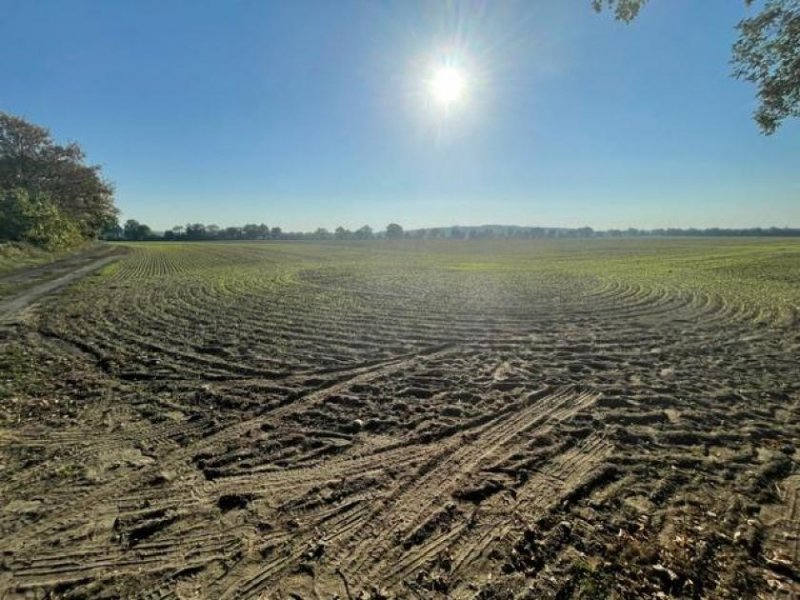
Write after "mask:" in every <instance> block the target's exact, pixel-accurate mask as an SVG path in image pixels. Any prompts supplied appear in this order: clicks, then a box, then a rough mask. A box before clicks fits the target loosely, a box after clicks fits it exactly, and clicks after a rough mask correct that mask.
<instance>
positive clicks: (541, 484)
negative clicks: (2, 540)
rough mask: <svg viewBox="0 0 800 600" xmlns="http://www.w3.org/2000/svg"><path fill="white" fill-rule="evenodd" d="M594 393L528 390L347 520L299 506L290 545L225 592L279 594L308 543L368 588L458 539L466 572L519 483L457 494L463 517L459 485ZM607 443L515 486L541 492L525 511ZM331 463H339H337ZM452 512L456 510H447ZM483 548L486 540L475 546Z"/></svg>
mask: <svg viewBox="0 0 800 600" xmlns="http://www.w3.org/2000/svg"><path fill="white" fill-rule="evenodd" d="M596 398H597V394H595V393H594V392H591V391H576V390H574V389H566V390H550V389H547V390H543V391H541V392H539V393H534V394H530V396H529V398H528V399H527V402H526V403H525V405H524V406H523V407H522V408H518V409H515V410H511V411H509V412H507V413H506V414H503V415H499V416H497V417H496V418H494V419H492V420H490V421H489V422H488V423H486V424H484V425H480V426H477V427H474V428H470V429H466V430H465V431H463V432H461V433H460V434H457V435H453V436H451V437H450V438H447V439H445V440H440V441H438V442H435V443H432V444H426V445H424V448H425V449H426V450H427V451H426V453H425V454H424V455H423V456H422V457H421V458H423V459H424V462H422V465H421V467H420V466H418V467H417V468H408V465H407V464H406V463H403V464H402V465H401V467H402V468H403V469H404V470H405V472H404V473H403V474H402V475H399V476H398V478H397V479H398V480H397V481H395V482H393V484H392V485H390V486H389V488H388V489H386V490H381V491H380V492H379V493H375V494H372V497H371V498H370V500H371V501H370V502H369V504H370V506H369V507H368V506H366V502H360V501H359V500H357V499H356V500H353V501H352V502H351V503H349V504H348V505H347V511H346V512H345V514H344V515H342V516H341V518H339V519H333V520H326V519H324V518H322V517H321V516H320V515H316V518H315V516H314V515H300V516H299V519H302V520H304V521H306V522H307V523H308V524H307V525H304V526H303V529H302V530H300V531H297V532H295V533H294V534H293V538H292V540H293V544H292V546H293V549H292V551H290V552H288V553H284V554H279V555H278V556H276V557H275V558H273V559H267V560H261V561H258V564H256V565H247V564H245V565H243V566H242V569H241V570H242V571H243V572H242V573H241V574H237V575H235V574H234V573H233V572H232V573H231V577H230V579H234V580H238V581H234V582H233V583H232V584H229V587H227V588H223V591H222V592H221V594H220V597H221V598H255V597H259V595H261V594H263V593H269V592H273V593H274V592H275V591H276V590H277V589H278V588H279V587H280V585H281V584H280V579H281V576H282V575H284V574H286V572H287V571H289V570H290V569H292V568H296V567H297V565H298V564H299V563H302V562H303V557H304V556H305V555H307V548H309V547H312V548H313V547H324V548H325V557H326V561H325V564H324V565H323V566H321V567H320V568H321V569H324V570H325V571H326V573H327V576H329V577H331V578H332V577H333V576H334V575H335V574H336V573H340V574H342V576H343V577H344V578H345V579H346V580H347V581H349V582H350V585H351V587H352V588H353V589H354V590H360V589H363V590H366V589H368V587H369V585H370V584H372V583H375V582H377V581H380V582H381V583H382V584H383V585H387V586H398V585H400V584H401V582H402V581H403V580H404V579H405V578H407V577H409V576H411V575H412V574H413V573H414V572H416V571H418V570H420V569H422V568H423V567H425V566H426V565H428V564H429V563H431V562H433V561H435V560H436V559H437V558H438V557H439V556H440V555H442V554H444V553H447V552H448V551H449V550H450V549H451V548H453V546H454V545H455V544H458V546H459V548H461V549H462V555H460V556H459V558H460V560H459V568H460V570H461V571H460V572H461V573H466V572H468V570H469V566H470V563H471V558H470V557H471V556H472V554H471V553H470V550H472V549H473V548H474V547H475V546H476V545H478V544H479V543H481V541H482V543H483V544H484V546H483V548H485V545H488V544H489V543H490V542H491V539H492V536H488V537H487V535H486V531H485V529H486V528H487V527H493V528H494V529H495V530H497V529H499V526H500V525H505V526H506V528H507V530H508V529H510V524H509V523H508V522H506V520H507V519H508V512H507V511H506V510H505V509H506V508H507V503H508V496H507V494H508V491H509V490H510V489H511V488H510V487H509V489H507V490H504V492H505V493H504V494H503V493H501V494H496V495H493V496H492V497H491V498H490V499H489V501H488V502H487V503H486V504H485V505H484V504H481V503H477V504H476V505H475V506H474V507H473V506H472V504H471V503H469V502H467V503H463V502H461V503H459V504H461V505H462V506H466V509H463V508H462V509H458V514H457V516H455V517H453V516H452V515H455V514H456V513H455V512H453V511H455V510H456V509H455V508H452V507H455V504H456V502H457V501H456V499H455V498H454V494H455V493H457V492H458V491H459V489H460V487H461V486H463V485H464V483H465V482H466V481H467V480H468V479H469V478H471V477H474V476H480V475H481V474H482V473H483V472H484V471H485V469H487V468H489V467H490V466H492V465H494V464H496V463H498V462H503V461H504V460H507V458H508V457H509V456H510V455H512V454H514V453H515V452H518V451H519V449H520V447H521V444H522V443H523V442H524V441H525V440H526V439H528V437H530V436H535V435H539V434H542V433H543V432H544V431H546V430H549V429H550V428H552V427H553V426H555V425H556V424H557V423H559V422H560V421H562V420H565V419H568V418H569V417H570V416H572V415H574V414H576V413H577V412H579V411H582V410H585V409H587V408H588V407H589V406H591V404H592V403H593V402H594V401H595V399H596ZM521 437H522V438H524V439H521ZM609 448H610V445H609V444H605V443H600V442H598V443H597V444H594V445H593V444H585V445H582V446H581V447H580V448H579V449H575V450H573V451H571V452H570V453H567V454H565V455H564V456H563V457H556V459H555V460H554V461H553V462H552V463H548V465H545V466H543V467H542V469H541V472H539V473H536V474H534V475H533V476H532V477H531V478H530V479H529V480H528V482H527V484H525V485H524V486H522V487H521V488H520V489H518V490H516V491H513V492H512V493H513V494H514V495H516V494H519V493H520V492H521V491H524V490H527V489H529V488H530V489H532V490H534V491H532V492H531V493H534V494H536V499H535V504H534V503H532V502H531V500H530V499H529V498H527V497H526V496H524V495H523V498H522V499H520V500H519V501H517V502H516V506H517V507H518V508H522V507H523V506H524V507H525V510H526V511H527V510H530V509H532V508H536V509H537V510H538V511H540V512H541V511H543V510H545V509H546V508H547V506H548V505H549V504H551V503H552V502H555V501H557V500H558V498H559V497H561V496H563V494H564V493H565V492H566V491H568V490H569V489H571V486H572V485H573V484H574V483H575V482H576V481H577V480H580V479H581V478H582V477H584V476H585V475H586V474H587V473H588V472H590V471H591V470H592V469H593V468H594V467H595V466H596V465H597V464H598V463H599V461H600V460H602V457H603V456H604V453H606V452H607V451H608V450H609ZM407 451H408V448H405V447H404V448H399V449H396V450H389V451H386V452H384V453H381V454H380V455H379V456H376V457H374V458H373V460H375V461H376V462H378V464H379V465H380V468H383V469H387V468H392V467H393V466H394V465H395V464H396V461H397V459H401V460H405V459H406V458H407V457H406V456H405V454H406V453H407ZM584 454H585V455H586V456H584ZM348 462H349V463H351V464H350V467H351V468H350V477H354V476H357V474H358V473H359V472H363V471H364V470H369V469H370V468H375V466H377V465H371V464H369V463H370V458H369V457H366V458H365V459H363V461H358V460H356V461H348V460H347V459H345V458H343V459H342V463H343V464H347V463H348ZM353 462H355V463H356V464H352V463H353ZM570 465H573V468H570ZM331 466H332V465H329V464H327V463H323V464H322V465H320V466H319V467H318V468H317V469H314V470H312V471H311V472H309V473H307V475H306V476H307V477H308V480H309V482H313V481H316V482H320V481H324V480H325V479H326V478H328V477H330V467H331ZM333 470H334V472H335V471H336V469H335V467H334V469H333ZM315 471H318V472H315ZM554 482H558V484H557V485H556V484H554ZM545 484H547V485H545ZM278 489H280V486H279V485H276V486H275V487H273V488H272V491H273V493H276V491H277V490H278ZM478 507H479V508H478ZM448 511H449V512H450V513H451V516H449V517H448V516H446V515H447V513H448ZM534 512H535V511H534ZM443 514H444V515H445V518H446V519H450V521H451V522H449V523H448V527H447V528H446V529H445V530H443V531H438V530H437V525H436V519H437V518H440V517H441V516H442V515H443ZM484 515H486V516H484ZM507 530H506V532H507ZM480 551H481V550H480V549H478V551H477V552H476V554H480ZM248 573H249V574H248ZM226 579H228V578H226Z"/></svg>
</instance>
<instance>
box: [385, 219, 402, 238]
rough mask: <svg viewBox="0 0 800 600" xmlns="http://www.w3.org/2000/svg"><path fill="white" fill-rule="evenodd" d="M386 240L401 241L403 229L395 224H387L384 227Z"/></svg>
mask: <svg viewBox="0 0 800 600" xmlns="http://www.w3.org/2000/svg"><path fill="white" fill-rule="evenodd" d="M386 239H388V240H402V239H403V228H402V227H401V226H400V225H398V224H397V223H389V224H388V225H387V226H386Z"/></svg>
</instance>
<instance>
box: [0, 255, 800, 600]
mask: <svg viewBox="0 0 800 600" xmlns="http://www.w3.org/2000/svg"><path fill="white" fill-rule="evenodd" d="M92 269H97V270H95V271H94V272H90V269H89V268H88V267H87V268H86V270H85V271H86V272H85V273H84V272H82V273H80V275H81V276H82V278H81V279H80V280H79V281H77V278H76V281H77V282H71V281H70V282H69V283H70V285H69V286H68V287H66V288H62V289H60V290H57V289H56V287H57V286H50V287H47V284H46V283H45V284H41V283H40V284H38V285H39V286H40V287H38V288H36V289H40V290H41V291H42V293H41V294H39V295H36V294H31V289H34V288H30V287H28V288H26V289H25V290H22V291H19V292H18V293H17V295H16V296H15V295H14V294H13V293H11V292H8V293H7V295H6V296H4V297H3V302H2V304H0V322H2V325H0V499H1V500H0V598H3V599H5V598H42V599H43V598H73V599H74V598H139V599H142V600H144V599H148V600H155V599H167V598H230V599H234V598H237V599H238V598H306V599H320V598H324V599H331V598H340V599H343V600H344V599H350V600H355V599H367V598H374V599H379V598H479V599H489V598H503V599H506V598H509V599H510V598H531V599H538V598H560V599H566V598H609V597H617V598H655V597H661V598H669V597H675V598H786V599H789V598H800V506H799V505H798V489H800V470H798V468H797V465H798V460H800V450H799V449H798V444H800V243H798V242H796V241H786V240H770V241H763V240H733V239H731V240H725V239H716V240H711V239H708V240H706V239H695V240H655V239H654V240H590V241H577V240H564V241H549V242H545V241H533V242H488V241H487V242H483V241H480V242H479V241H475V242H455V241H447V242H438V243H437V242H426V243H414V242H401V243H390V242H366V243H362V244H359V243H328V244H324V243H315V244H312V243H196V244H192V243H173V244H155V243H152V244H151V243H147V244H131V245H130V247H129V248H128V251H127V253H125V254H122V255H118V254H116V253H115V254H113V255H112V254H109V255H108V258H105V257H104V258H103V261H102V263H98V264H96V265H95V264H93V265H92ZM13 277H14V278H15V279H14V281H16V282H19V281H21V280H22V279H24V277H23V274H22V273H21V272H17V273H15V274H13ZM64 282H65V283H66V280H64ZM0 283H2V281H0ZM42 285H44V287H41V286H42ZM9 289H10V288H9ZM23 294H28V295H27V296H24V295H23ZM45 294H47V295H45Z"/></svg>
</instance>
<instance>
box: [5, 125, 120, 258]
mask: <svg viewBox="0 0 800 600" xmlns="http://www.w3.org/2000/svg"><path fill="white" fill-rule="evenodd" d="M84 161H85V155H84V153H83V150H81V148H80V146H78V144H75V143H70V144H67V145H64V146H62V145H59V144H56V143H55V142H54V141H53V139H52V138H51V136H50V132H49V131H47V130H46V129H44V128H42V127H39V126H38V125H34V124H32V123H28V122H27V121H25V120H24V119H21V118H19V117H15V116H12V115H9V114H6V113H4V112H0V242H4V241H6V242H7V241H11V242H26V243H29V244H34V245H36V246H40V247H42V248H45V249H47V250H55V249H58V248H65V247H69V246H74V245H77V244H79V243H81V242H83V241H85V240H89V239H93V238H96V237H98V235H100V234H101V233H102V232H103V231H105V230H107V229H109V227H113V226H114V224H115V223H116V222H117V209H116V207H115V206H114V190H113V188H112V186H111V184H110V183H108V182H107V181H105V180H104V179H103V178H102V177H101V175H100V167H98V166H93V165H87V164H85V162H84Z"/></svg>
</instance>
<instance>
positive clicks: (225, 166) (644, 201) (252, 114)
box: [0, 0, 800, 230]
mask: <svg viewBox="0 0 800 600" xmlns="http://www.w3.org/2000/svg"><path fill="white" fill-rule="evenodd" d="M0 14H2V15H3V17H2V19H0V82H1V83H0V110H5V111H7V112H10V113H12V114H16V115H20V116H24V117H26V118H28V119H30V120H32V121H34V122H36V123H39V124H42V125H45V126H47V127H49V128H50V129H51V131H52V132H53V134H54V136H55V137H56V139H58V140H60V141H66V140H75V141H78V142H79V143H80V144H81V145H82V146H83V147H84V149H85V150H86V152H87V154H88V157H89V160H90V161H91V162H93V163H99V164H101V165H102V166H103V170H104V173H105V174H106V176H107V177H108V178H109V179H110V180H112V181H113V182H114V183H115V185H116V189H117V200H118V205H119V206H120V208H121V209H122V211H123V214H124V218H128V217H134V218H137V219H139V220H141V221H143V222H146V223H148V224H150V225H151V226H153V227H154V228H155V229H163V228H167V227H171V226H172V225H175V224H182V223H186V222H187V221H192V222H197V221H199V222H205V223H215V224H218V225H222V226H225V225H233V224H242V223H245V222H266V223H267V224H268V225H271V226H274V225H278V226H281V227H283V228H284V229H287V230H290V229H291V230H309V229H314V228H316V227H317V226H323V227H328V228H333V227H336V226H337V225H344V226H346V227H351V228H355V227H359V226H361V225H363V224H370V225H372V226H373V227H376V228H382V227H383V226H385V224H386V223H388V222H390V221H397V222H399V223H401V224H403V225H404V226H405V227H407V228H413V227H425V226H436V225H451V224H464V225H477V224H484V223H503V224H520V225H551V226H581V225H590V226H592V227H595V228H608V227H628V226H634V227H664V226H701V227H702V226H722V227H733V226H770V225H777V226H785V225H789V226H800V177H798V175H797V174H798V173H799V172H800V168H799V167H800V135H798V133H800V126H798V123H797V122H787V123H786V124H784V126H783V127H782V128H781V129H779V130H778V132H777V133H776V134H775V135H773V136H771V137H765V136H763V135H762V134H761V133H759V131H758V129H757V127H756V125H755V123H754V122H753V121H752V119H751V113H752V111H753V108H754V106H755V100H754V89H753V88H752V87H751V86H750V85H749V84H747V83H744V82H739V81H736V80H734V79H732V78H730V76H729V73H730V66H729V64H728V61H729V57H730V46H731V44H732V42H733V41H734V39H735V35H736V34H735V31H734V29H733V28H734V26H735V24H736V23H737V22H738V21H739V20H740V19H741V18H742V17H744V16H746V15H747V14H748V11H747V9H745V7H744V3H743V2H738V1H735V0H702V2H700V1H698V0H651V2H650V3H649V5H648V6H647V7H646V9H645V10H644V11H643V13H642V14H641V16H640V18H639V19H637V21H635V22H634V23H633V24H631V25H627V26H626V25H623V24H620V23H617V22H615V21H614V20H613V19H612V18H611V16H610V15H608V14H602V15H597V14H595V13H594V12H593V11H592V10H591V7H590V1H589V0H564V1H559V2H553V1H551V0H526V1H520V2H514V1H511V0H504V1H502V2H488V1H480V0H474V1H471V2H460V3H459V2H452V1H443V2H416V1H414V0H398V1H396V2H377V1H374V2H367V1H353V2H349V1H345V0H337V1H335V2H332V1H330V0H320V1H318V2H312V1H307V0H286V1H277V0H276V1H251V2H245V1H236V2H228V1H222V0H218V1H214V2H209V1H204V0H188V1H178V0H171V1H169V2H162V1H147V0H140V1H137V2H100V1H97V0H91V1H85V2H82V1H78V0H75V1H70V2H65V1H62V0H54V1H47V0H37V1H36V2H31V1H29V0H0ZM442 56H448V57H449V58H450V59H451V60H455V61H457V62H458V63H459V65H460V68H461V69H462V72H463V73H464V76H465V78H466V79H467V89H466V92H465V98H464V101H463V102H462V103H460V104H459V105H458V106H457V107H455V108H453V109H452V110H451V111H449V113H448V114H445V111H443V110H441V109H438V108H437V107H435V106H432V105H431V104H432V103H431V100H430V97H429V95H428V94H427V88H426V87H425V83H424V82H425V80H426V78H427V77H428V76H429V73H430V69H431V65H433V64H435V63H436V62H437V61H439V60H440V59H441V57H442Z"/></svg>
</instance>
